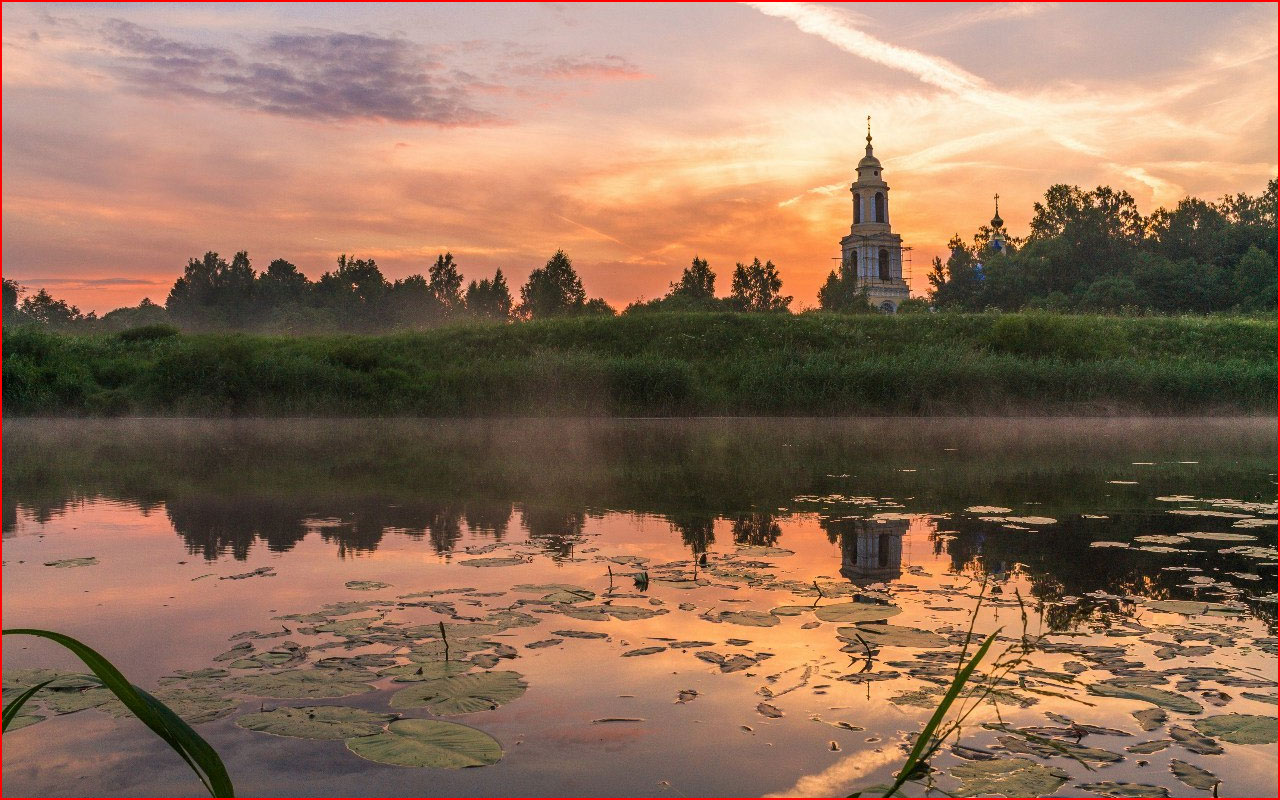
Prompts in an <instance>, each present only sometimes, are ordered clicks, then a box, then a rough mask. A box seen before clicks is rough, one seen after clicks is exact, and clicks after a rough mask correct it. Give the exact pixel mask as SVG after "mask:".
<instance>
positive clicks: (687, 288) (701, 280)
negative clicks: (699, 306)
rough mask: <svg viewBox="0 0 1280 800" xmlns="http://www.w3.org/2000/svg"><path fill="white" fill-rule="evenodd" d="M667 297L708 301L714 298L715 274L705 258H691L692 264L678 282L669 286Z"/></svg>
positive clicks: (686, 268)
mask: <svg viewBox="0 0 1280 800" xmlns="http://www.w3.org/2000/svg"><path fill="white" fill-rule="evenodd" d="M667 296H668V297H683V298H687V299H689V300H710V299H712V298H714V297H715V296H716V274H715V273H714V272H712V271H711V267H710V266H709V265H708V264H707V260H706V259H705V258H698V257H697V256H694V257H693V263H692V264H691V265H689V266H687V267H685V268H684V273H683V274H681V276H680V280H679V281H677V282H675V283H673V284H671V291H670V292H669V293H668V294H667Z"/></svg>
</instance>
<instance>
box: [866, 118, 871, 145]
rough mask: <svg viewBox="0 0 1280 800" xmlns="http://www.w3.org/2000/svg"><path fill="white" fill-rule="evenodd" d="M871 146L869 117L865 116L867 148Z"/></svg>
mask: <svg viewBox="0 0 1280 800" xmlns="http://www.w3.org/2000/svg"><path fill="white" fill-rule="evenodd" d="M870 146H871V115H870V114H868V115H867V147H870Z"/></svg>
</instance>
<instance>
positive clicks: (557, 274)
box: [520, 250, 587, 319]
mask: <svg viewBox="0 0 1280 800" xmlns="http://www.w3.org/2000/svg"><path fill="white" fill-rule="evenodd" d="M586 302H587V295H586V292H584V291H583V290H582V280H581V279H580V278H579V277H578V273H577V272H575V271H574V269H573V263H572V262H571V261H570V260H569V257H568V256H567V255H565V253H564V251H563V250H557V251H556V254H555V255H554V256H552V257H551V260H550V261H548V262H547V265H546V266H545V267H540V268H539V269H535V270H534V271H533V272H532V273H530V274H529V281H528V283H526V284H525V285H524V286H521V287H520V311H521V314H522V315H524V316H526V317H530V318H532V319H542V318H543V317H554V316H561V315H564V314H573V313H576V312H579V311H581V310H583V307H584V306H585V305H586Z"/></svg>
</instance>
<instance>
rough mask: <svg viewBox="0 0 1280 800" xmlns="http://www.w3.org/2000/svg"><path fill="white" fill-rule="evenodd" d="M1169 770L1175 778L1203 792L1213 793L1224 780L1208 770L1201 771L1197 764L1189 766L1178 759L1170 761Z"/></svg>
mask: <svg viewBox="0 0 1280 800" xmlns="http://www.w3.org/2000/svg"><path fill="white" fill-rule="evenodd" d="M1169 769H1170V770H1172V772H1173V777H1175V778H1177V779H1178V780H1180V781H1182V782H1183V783H1185V784H1186V785H1188V786H1190V787H1191V788H1192V789H1200V790H1201V791H1205V792H1211V791H1213V787H1215V786H1217V785H1218V784H1219V783H1222V780H1221V779H1220V778H1219V777H1218V776H1217V775H1214V774H1213V773H1212V772H1210V771H1209V770H1207V769H1201V768H1200V767H1197V766H1196V765H1195V764H1188V763H1187V762H1185V761H1179V760H1178V759H1176V758H1174V759H1170V760H1169Z"/></svg>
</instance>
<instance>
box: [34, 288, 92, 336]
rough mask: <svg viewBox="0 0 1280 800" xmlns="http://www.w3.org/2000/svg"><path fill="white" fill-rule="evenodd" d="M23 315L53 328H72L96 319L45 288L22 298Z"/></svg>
mask: <svg viewBox="0 0 1280 800" xmlns="http://www.w3.org/2000/svg"><path fill="white" fill-rule="evenodd" d="M21 310H22V315H23V316H24V317H26V318H27V319H28V320H30V321H32V322H35V323H37V324H40V325H48V326H49V327H51V328H62V329H66V328H70V327H72V326H74V325H75V324H76V323H79V322H84V321H86V320H92V319H96V317H95V316H94V315H92V314H91V315H90V316H88V317H86V316H85V315H84V314H81V313H80V309H79V308H76V307H75V306H73V305H69V304H68V303H67V301H66V300H55V299H54V298H53V296H52V295H50V294H49V293H48V292H47V291H45V290H44V289H41V290H40V291H38V292H36V293H35V294H33V295H29V296H27V297H24V298H23V299H22V306H21Z"/></svg>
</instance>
